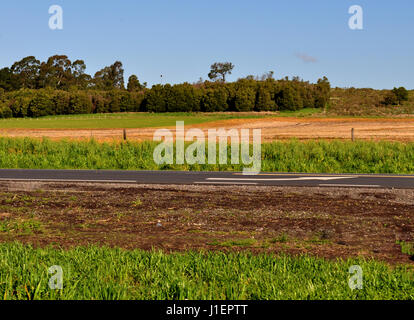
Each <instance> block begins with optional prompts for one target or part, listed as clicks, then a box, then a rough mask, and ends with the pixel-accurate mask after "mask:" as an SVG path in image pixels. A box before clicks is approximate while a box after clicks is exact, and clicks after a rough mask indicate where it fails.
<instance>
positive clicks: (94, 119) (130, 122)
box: [0, 113, 265, 129]
mask: <svg viewBox="0 0 414 320" xmlns="http://www.w3.org/2000/svg"><path fill="white" fill-rule="evenodd" d="M264 116H265V115H260V114H253V113H252V114H241V115H237V114H229V113H211V114H209V113H106V114H84V115H65V116H53V117H41V118H12V119H0V129H2V128H4V129H108V128H111V129H112V128H113V129H116V128H150V127H169V126H175V124H176V121H185V123H186V125H193V124H200V123H205V122H212V121H218V120H228V119H235V118H241V119H244V118H260V117H264Z"/></svg>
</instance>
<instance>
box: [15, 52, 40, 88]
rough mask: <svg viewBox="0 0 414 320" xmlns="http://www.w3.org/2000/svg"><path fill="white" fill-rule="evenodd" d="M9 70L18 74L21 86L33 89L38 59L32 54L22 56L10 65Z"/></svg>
mask: <svg viewBox="0 0 414 320" xmlns="http://www.w3.org/2000/svg"><path fill="white" fill-rule="evenodd" d="M11 71H12V72H13V74H15V75H17V76H18V78H19V80H20V83H21V85H22V87H23V88H29V89H35V88H36V81H37V78H38V76H39V71H40V61H39V60H37V59H36V58H35V57H33V56H29V57H26V58H23V59H22V60H20V61H17V62H15V63H14V64H13V65H12V66H11Z"/></svg>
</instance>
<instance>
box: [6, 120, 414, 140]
mask: <svg viewBox="0 0 414 320" xmlns="http://www.w3.org/2000/svg"><path fill="white" fill-rule="evenodd" d="M97 121H99V120H97ZM186 128H200V129H202V130H204V131H205V134H207V130H208V129H209V128H225V129H230V128H238V129H241V128H250V129H254V128H260V129H262V138H263V141H274V140H279V139H290V138H293V137H295V138H298V139H301V140H306V139H351V129H352V128H354V130H355V131H354V133H355V138H356V139H365V140H367V139H368V140H371V139H372V140H393V141H414V118H401V119H399V118H390V119H386V118H384V119H374V118H366V119H364V118H288V117H280V118H260V119H231V120H223V121H215V122H209V123H204V124H199V125H192V126H188V127H187V126H186ZM156 129H157V128H136V129H127V137H128V139H131V140H138V141H142V140H152V139H153V135H154V132H155V130H156ZM170 129H174V127H171V128H170ZM0 135H2V136H9V137H25V136H28V137H35V138H41V137H49V138H51V139H63V138H65V139H90V138H91V137H93V138H95V139H96V140H100V141H108V140H120V139H122V138H123V130H122V129H90V130H89V129H76V130H72V129H70V130H68V129H1V128H0Z"/></svg>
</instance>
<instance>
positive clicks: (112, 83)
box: [0, 55, 406, 117]
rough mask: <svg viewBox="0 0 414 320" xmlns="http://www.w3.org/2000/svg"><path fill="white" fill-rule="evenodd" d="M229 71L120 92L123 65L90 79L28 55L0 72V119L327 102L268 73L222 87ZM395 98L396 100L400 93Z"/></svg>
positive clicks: (326, 88) (315, 88)
mask: <svg viewBox="0 0 414 320" xmlns="http://www.w3.org/2000/svg"><path fill="white" fill-rule="evenodd" d="M233 68H234V66H233V64H231V63H215V64H213V65H212V66H211V72H210V74H209V77H210V78H211V79H213V80H216V79H220V80H221V81H213V82H209V81H205V82H204V83H203V82H202V81H200V82H198V83H197V84H189V83H183V84H175V85H170V84H166V85H160V84H159V85H154V86H153V87H152V88H151V89H147V88H146V83H143V84H141V83H140V81H139V80H138V77H137V76H136V75H131V76H130V77H129V79H128V86H127V88H128V90H125V88H124V70H123V67H122V63H121V62H120V61H116V62H115V63H114V64H112V65H110V66H108V67H104V68H103V69H101V70H100V71H98V72H97V73H96V74H95V76H94V78H92V77H91V76H90V75H88V74H86V73H85V70H86V64H85V62H84V61H83V60H75V61H74V62H72V61H71V60H70V59H69V58H68V57H67V56H65V55H54V56H52V57H50V58H48V59H47V61H46V62H40V61H39V60H37V59H36V58H35V57H33V56H29V57H26V58H23V59H22V60H20V61H18V62H15V63H14V64H13V65H12V66H11V68H4V69H1V70H0V89H1V90H2V92H1V96H0V106H1V115H0V116H1V117H9V116H12V117H28V116H29V117H39V116H46V115H60V114H77V113H79V114H83V113H110V112H138V111H148V112H198V111H205V112H220V111H245V112H246V111H247V112H248V111H275V110H299V109H301V108H304V107H306V108H314V107H323V106H325V105H326V104H327V103H328V101H329V94H330V85H329V82H328V79H326V78H323V79H320V80H319V81H318V83H317V84H310V83H308V82H304V81H302V80H300V79H299V78H294V79H293V80H289V79H287V78H286V79H282V80H275V79H273V73H272V72H270V73H268V74H266V75H264V76H262V77H261V78H260V80H259V77H253V76H249V77H246V78H244V79H239V80H238V81H236V82H233V83H225V77H226V75H227V74H231V71H232V69H233ZM397 90H398V91H397V92H396V93H395V95H396V96H398V97H399V98H398V99H400V100H403V99H404V98H405V96H406V95H405V93H404V91H403V90H401V88H400V89H397Z"/></svg>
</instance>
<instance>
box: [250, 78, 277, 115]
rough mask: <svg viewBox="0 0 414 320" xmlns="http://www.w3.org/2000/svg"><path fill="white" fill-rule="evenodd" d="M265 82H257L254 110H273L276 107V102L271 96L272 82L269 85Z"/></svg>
mask: <svg viewBox="0 0 414 320" xmlns="http://www.w3.org/2000/svg"><path fill="white" fill-rule="evenodd" d="M266 82H268V81H266ZM266 82H264V83H259V84H258V89H257V93H256V105H255V111H275V110H276V109H277V105H276V102H275V101H274V100H273V98H272V96H273V88H272V86H271V85H272V84H271V83H270V85H269V84H268V83H266Z"/></svg>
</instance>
